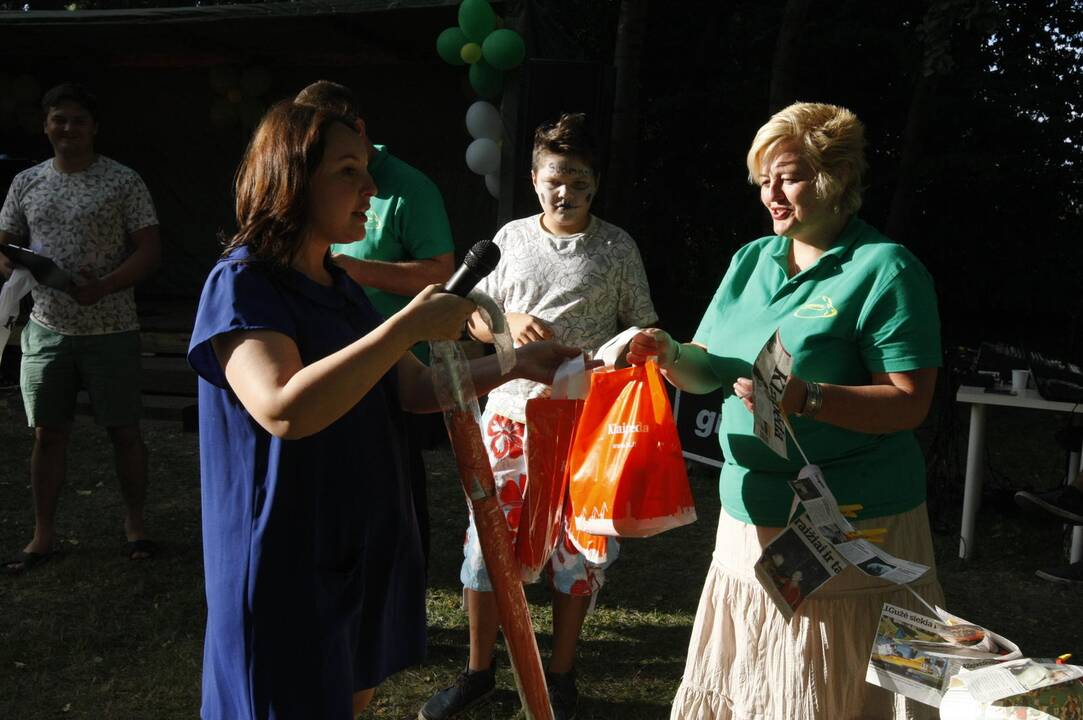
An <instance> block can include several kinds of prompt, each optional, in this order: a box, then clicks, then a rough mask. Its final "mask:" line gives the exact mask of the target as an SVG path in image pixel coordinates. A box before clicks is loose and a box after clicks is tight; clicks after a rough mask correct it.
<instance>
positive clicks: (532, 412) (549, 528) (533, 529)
mask: <svg viewBox="0 0 1083 720" xmlns="http://www.w3.org/2000/svg"><path fill="white" fill-rule="evenodd" d="M582 410H583V401H582V400H567V399H553V398H531V399H530V400H528V401H527V403H526V440H527V441H526V466H527V471H526V478H527V479H526V487H525V488H524V490H523V508H522V510H521V512H520V515H519V532H518V534H517V535H516V538H515V552H516V555H517V556H518V558H519V563H520V565H521V568H522V574H523V580H524V581H527V582H532V581H534V580H536V579H537V578H538V576H539V575H541V571H542V568H544V567H545V563H546V561H547V560H548V559H549V556H550V555H552V554H553V551H554V550H555V549H556V547H557V543H558V542H560V531H561V530H562V529H563V525H564V497H565V495H566V494H567V489H568V453H569V451H570V450H571V447H572V440H573V439H574V437H575V424H576V420H578V418H579V414H580V413H581V412H582Z"/></svg>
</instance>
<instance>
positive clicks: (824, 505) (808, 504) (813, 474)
mask: <svg viewBox="0 0 1083 720" xmlns="http://www.w3.org/2000/svg"><path fill="white" fill-rule="evenodd" d="M790 487H791V488H793V492H794V503H795V504H796V503H797V502H798V501H800V503H801V505H802V506H803V507H804V508H805V513H806V514H807V515H808V517H809V520H810V521H811V522H812V524H813V525H815V526H816V529H817V531H818V532H819V534H820V535H821V536H822V537H823V538H824V539H825V540H826V541H827V542H829V543H830V544H831V545H832V546H834V549H835V551H836V553H837V554H839V555H841V556H842V557H843V558H845V559H846V561H847V562H848V563H849V564H851V565H856V566H857V569H858V570H860V571H861V572H863V573H865V574H866V575H869V576H872V577H879V578H882V579H883V580H887V581H889V582H893V583H896V584H897V585H902V584H903V583H908V582H912V581H914V580H917V579H918V578H919V577H921V576H922V575H924V574H925V571H926V570H928V569H929V568H928V566H926V565H921V564H920V563H916V562H910V561H909V560H902V559H900V558H897V557H895V556H894V555H891V554H890V553H888V552H886V551H884V550H883V549H881V548H879V547H877V546H876V545H874V544H873V543H872V542H870V541H869V540H867V539H865V538H864V537H862V536H861V533H860V532H859V531H857V530H855V529H854V526H853V525H851V524H850V522H849V520H847V519H846V516H844V515H843V514H842V511H841V510H839V504H838V501H836V500H835V496H834V495H833V494H832V493H831V489H830V488H829V487H828V486H827V480H826V479H825V478H824V474H823V471H822V470H821V469H820V468H819V467H818V466H816V465H806V466H805V467H803V468H801V472H799V473H798V475H797V478H796V479H794V480H791V481H790ZM792 514H793V512H792V511H791V515H792Z"/></svg>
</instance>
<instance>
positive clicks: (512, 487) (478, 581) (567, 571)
mask: <svg viewBox="0 0 1083 720" xmlns="http://www.w3.org/2000/svg"><path fill="white" fill-rule="evenodd" d="M481 427H482V436H483V438H484V440H485V448H486V450H487V451H488V453H489V462H490V463H492V466H493V477H494V479H495V480H496V492H497V495H498V496H499V497H500V506H501V507H502V508H503V509H504V517H505V519H506V520H507V521H508V527H509V528H510V529H511V531H512V536H513V537H514V534H515V533H516V532H517V531H518V529H519V514H520V512H521V511H522V507H523V488H524V487H525V486H526V452H525V448H526V443H527V442H528V438H527V437H526V426H525V425H523V424H522V423H518V422H515V421H514V420H509V419H508V418H506V417H504V416H502V415H496V414H494V413H490V412H489V411H488V410H486V411H485V412H484V413H483V414H482V416H481ZM619 552H620V548H619V546H618V544H617V541H616V539H615V538H610V539H609V553H608V557H607V559H606V562H605V564H604V565H595V564H594V563H591V562H588V561H587V559H586V558H585V557H583V555H582V554H581V553H580V552H579V551H578V550H577V549H576V548H575V546H574V545H572V543H571V541H570V540H569V539H568V535H567V533H566V532H562V533H561V538H560V542H559V543H558V544H557V549H556V550H555V551H554V552H553V555H552V556H551V557H550V558H549V564H548V566H547V567H546V573H547V575H548V576H549V582H550V584H551V586H552V587H553V589H554V590H556V591H558V592H562V593H565V594H567V595H579V596H583V597H590V596H594V595H596V594H597V592H598V591H599V590H601V589H602V585H604V584H605V570H606V568H608V567H609V566H610V565H612V564H613V562H614V561H615V560H616V559H617V555H618V554H619ZM463 555H464V556H465V558H466V559H465V560H463V566H462V570H461V571H460V573H459V579H460V580H461V581H462V584H463V587H467V588H470V589H471V590H476V591H479V592H492V589H493V586H492V585H491V584H490V582H489V573H488V572H487V571H486V570H485V561H484V559H482V556H481V545H480V544H479V543H478V532H477V529H476V528H475V527H474V516H473V513H471V515H470V526H469V527H468V528H467V530H466V541H465V543H464V547H463Z"/></svg>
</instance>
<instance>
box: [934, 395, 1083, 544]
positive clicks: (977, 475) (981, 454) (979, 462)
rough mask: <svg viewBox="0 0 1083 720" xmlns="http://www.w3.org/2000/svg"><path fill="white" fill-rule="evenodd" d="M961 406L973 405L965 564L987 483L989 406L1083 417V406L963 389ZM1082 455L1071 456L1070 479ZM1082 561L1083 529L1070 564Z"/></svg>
mask: <svg viewBox="0 0 1083 720" xmlns="http://www.w3.org/2000/svg"><path fill="white" fill-rule="evenodd" d="M955 399H956V401H958V402H961V403H969V404H970V438H969V441H968V442H967V448H966V486H965V488H964V490H963V527H962V530H961V531H960V533H959V557H961V558H963V559H964V560H966V559H967V558H969V557H970V555H971V553H972V552H973V551H974V526H975V521H976V519H977V515H978V506H979V505H980V504H981V486H982V483H983V482H984V480H985V411H986V408H987V407H988V406H990V405H999V406H1002V407H1015V408H1028V409H1031V410H1052V411H1054V412H1064V413H1079V414H1083V404H1077V403H1067V402H1053V401H1050V400H1044V399H1042V397H1041V396H1040V395H1038V391H1037V390H1035V389H1033V388H1027V389H1026V390H1025V391H1024V392H1023V393H1022V394H1020V395H1014V394H1012V395H1008V394H1003V393H999V392H986V391H985V390H984V389H983V388H979V387H969V386H967V385H963V386H961V387H960V388H959V392H958V393H957V394H956V395H955ZM1079 463H1080V451H1075V452H1072V453H1071V455H1070V456H1069V459H1068V475H1067V479H1068V480H1071V479H1073V478H1075V476H1076V475H1077V474H1078V473H1079ZM1080 559H1083V526H1080V525H1076V526H1075V527H1074V528H1073V530H1072V552H1071V557H1070V559H1069V560H1070V562H1077V561H1079V560H1080Z"/></svg>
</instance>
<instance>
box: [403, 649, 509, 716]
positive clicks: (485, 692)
mask: <svg viewBox="0 0 1083 720" xmlns="http://www.w3.org/2000/svg"><path fill="white" fill-rule="evenodd" d="M494 690H496V663H495V662H494V663H493V664H492V665H491V666H490V667H489V669H488V670H471V669H469V668H467V669H466V670H463V671H462V672H461V673H459V676H458V677H457V678H455V682H454V683H453V684H452V685H451V686H450V687H446V688H444V689H443V690H441V691H440V692H438V693H436V694H435V695H433V696H432V697H431V698H429V701H428V702H427V703H425V706H424V707H422V708H421V712H419V713H418V715H417V718H418V720H446V718H453V717H457V716H458V715H459V713H461V712H463V711H465V710H469V709H470V708H472V707H474V706H475V705H477V704H478V703H480V702H482V701H483V700H485V699H487V698H488V697H489V696H490V695H492V694H493V691H494Z"/></svg>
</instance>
